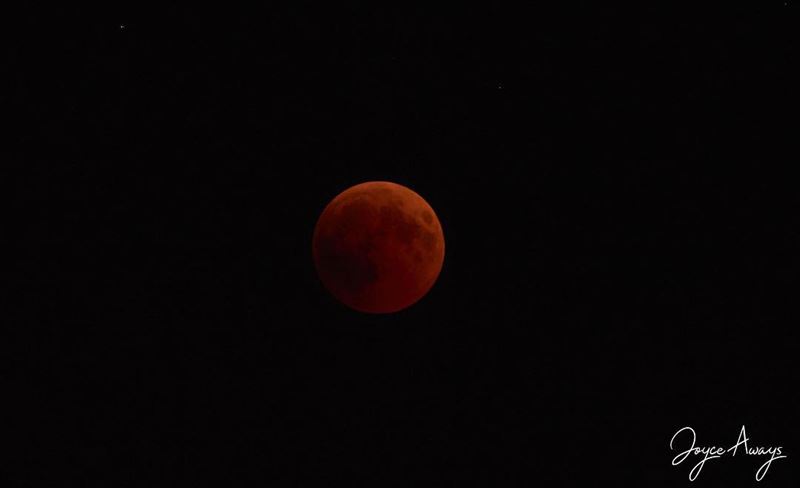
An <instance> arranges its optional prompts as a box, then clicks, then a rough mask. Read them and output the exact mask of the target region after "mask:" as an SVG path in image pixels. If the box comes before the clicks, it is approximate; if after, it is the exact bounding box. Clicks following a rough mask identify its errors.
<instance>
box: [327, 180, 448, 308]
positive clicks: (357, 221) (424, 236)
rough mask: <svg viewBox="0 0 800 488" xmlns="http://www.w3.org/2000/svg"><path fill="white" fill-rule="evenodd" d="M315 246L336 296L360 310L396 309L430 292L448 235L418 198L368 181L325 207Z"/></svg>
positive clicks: (386, 184)
mask: <svg viewBox="0 0 800 488" xmlns="http://www.w3.org/2000/svg"><path fill="white" fill-rule="evenodd" d="M312 251H313V255H314V264H315V266H316V268H317V273H318V274H319V277H320V280H322V284H323V285H324V286H325V288H327V289H328V291H330V292H331V293H332V294H333V296H335V297H336V298H337V299H339V301H341V302H342V303H344V304H345V305H347V306H349V307H351V308H354V309H356V310H358V311H361V312H367V313H391V312H396V311H398V310H402V309H404V308H406V307H408V306H410V305H413V304H414V303H416V302H417V301H418V300H419V299H420V298H422V297H423V296H425V294H426V293H428V290H430V289H431V287H432V286H433V283H434V282H435V281H436V278H437V277H438V276H439V272H440V271H441V269H442V263H443V262H444V234H443V233H442V226H441V224H440V223H439V219H438V218H437V217H436V213H435V212H434V211H433V209H432V208H431V206H430V205H428V202H426V201H425V200H424V199H423V198H422V197H421V196H419V195H417V194H416V193H414V192H413V191H412V190H410V189H409V188H406V187H405V186H402V185H398V184H396V183H391V182H388V181H370V182H367V183H361V184H359V185H356V186H353V187H350V188H348V189H347V190H345V191H343V192H342V193H340V194H339V195H338V196H336V198H334V199H333V200H332V201H331V202H330V203H329V204H328V206H327V207H325V210H323V212H322V215H320V217H319V221H317V225H316V227H315V229H314V238H313V243H312Z"/></svg>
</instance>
